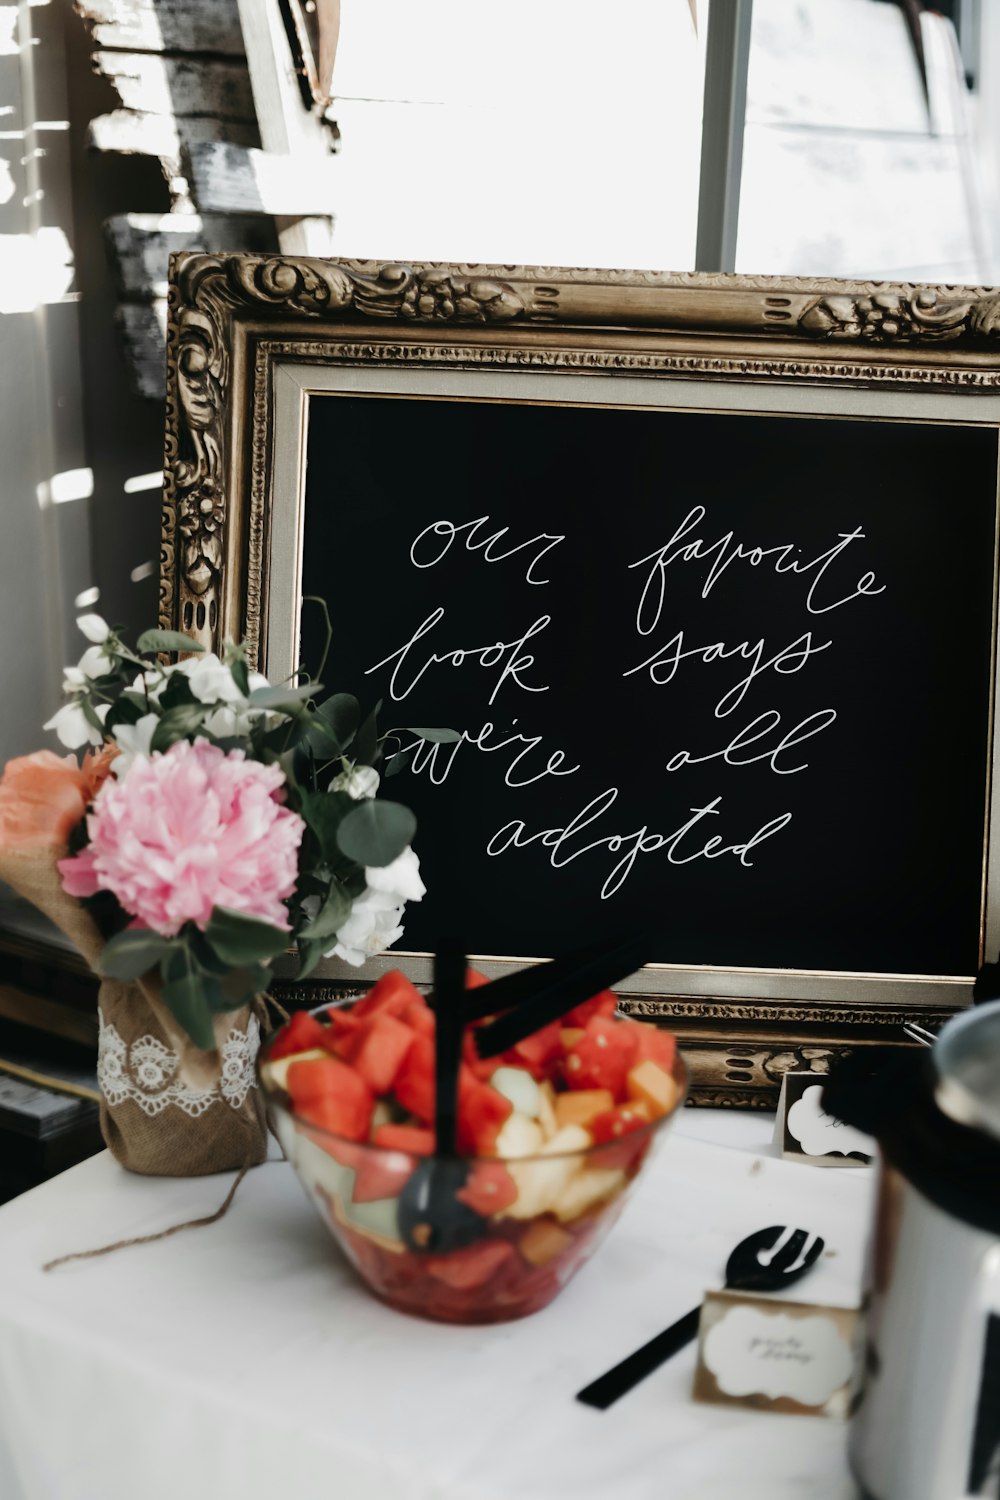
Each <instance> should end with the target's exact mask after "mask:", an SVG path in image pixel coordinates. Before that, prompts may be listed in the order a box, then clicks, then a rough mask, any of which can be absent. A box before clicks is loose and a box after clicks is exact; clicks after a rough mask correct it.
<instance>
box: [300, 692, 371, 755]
mask: <svg viewBox="0 0 1000 1500" xmlns="http://www.w3.org/2000/svg"><path fill="white" fill-rule="evenodd" d="M360 718H361V708H360V706H359V704H358V700H357V698H355V697H354V696H353V695H352V694H351V693H334V694H333V696H332V697H330V698H326V699H325V700H324V701H323V702H322V703H321V704H320V705H319V707H318V708H317V709H316V712H315V713H314V714H313V715H312V716H311V719H310V723H309V735H308V738H309V743H310V744H311V745H314V746H315V748H316V749H317V750H319V751H322V752H325V753H326V754H328V755H331V756H332V755H343V754H344V752H345V750H347V748H348V746H349V745H350V743H351V741H352V740H353V739H354V736H355V734H356V733H357V728H358V722H359V720H360Z"/></svg>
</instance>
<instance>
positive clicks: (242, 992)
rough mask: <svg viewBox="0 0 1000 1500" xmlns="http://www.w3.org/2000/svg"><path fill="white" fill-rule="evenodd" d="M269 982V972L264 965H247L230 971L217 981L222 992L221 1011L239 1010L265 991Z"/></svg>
mask: <svg viewBox="0 0 1000 1500" xmlns="http://www.w3.org/2000/svg"><path fill="white" fill-rule="evenodd" d="M270 981H271V971H270V969H268V968H267V966H266V965H265V964H247V965H245V966H244V967H242V968H239V969H230V970H229V972H228V973H226V974H223V975H222V977H221V978H220V980H219V988H220V989H221V991H222V1004H221V1006H220V1009H221V1010H239V1008H240V1006H241V1005H247V1004H249V1002H250V1001H251V1000H252V999H253V997H254V996H255V995H259V994H261V993H262V991H264V990H266V989H267V987H268V984H269V983H270Z"/></svg>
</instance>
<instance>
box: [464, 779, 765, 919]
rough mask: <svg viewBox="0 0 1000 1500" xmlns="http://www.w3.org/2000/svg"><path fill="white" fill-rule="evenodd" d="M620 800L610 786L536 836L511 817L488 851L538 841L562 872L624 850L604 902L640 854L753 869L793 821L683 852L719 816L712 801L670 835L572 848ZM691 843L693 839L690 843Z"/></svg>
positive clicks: (642, 831) (644, 834)
mask: <svg viewBox="0 0 1000 1500" xmlns="http://www.w3.org/2000/svg"><path fill="white" fill-rule="evenodd" d="M617 799H618V788H617V787H614V786H609V787H607V788H606V790H605V791H603V792H601V793H599V795H598V796H596V797H594V798H592V799H591V801H590V802H588V803H587V805H586V807H584V808H582V809H581V810H580V812H578V813H577V814H576V817H574V818H572V819H571V820H570V822H569V823H567V824H566V826H565V827H564V828H542V829H540V830H539V831H538V832H537V833H528V831H527V829H526V827H525V824H524V823H523V822H522V820H521V819H520V818H512V819H511V821H510V822H509V823H505V824H504V826H503V827H502V828H499V829H498V830H497V832H496V833H495V834H494V835H493V837H492V838H491V839H490V841H489V843H488V844H487V845H486V852H487V854H489V855H492V856H494V857H495V856H496V855H499V854H505V853H506V852H507V851H508V850H509V849H524V848H526V847H527V846H528V845H529V844H536V843H540V844H541V845H542V847H543V848H545V849H551V851H552V852H551V854H550V855H549V863H550V865H551V866H552V868H553V869H554V870H559V869H561V868H562V867H563V866H564V865H568V864H570V863H571V861H572V860H574V859H579V858H580V856H581V855H582V854H589V853H591V852H592V851H593V850H595V849H601V848H604V847H606V848H607V851H608V853H609V854H618V853H619V852H620V851H621V850H623V849H624V850H625V853H624V854H623V855H622V858H621V859H620V860H619V861H618V863H617V864H616V865H615V866H614V868H613V870H612V871H611V873H610V875H608V877H607V879H606V880H605V882H604V884H603V885H602V886H601V900H602V901H606V900H607V898H608V897H609V896H613V895H614V894H615V892H616V891H617V890H619V889H620V887H621V885H622V884H623V882H624V881H625V880H626V879H627V878H628V876H629V875H630V874H631V872H632V869H633V867H634V865H635V862H636V860H637V859H638V857H639V855H640V854H656V853H659V852H660V851H661V850H664V849H665V850H666V854H667V859H668V860H669V862H670V863H671V864H672V865H689V864H690V863H691V862H692V860H695V859H718V858H720V856H721V855H723V854H732V855H734V856H736V857H737V858H738V859H739V862H740V864H741V865H743V866H744V867H745V868H746V869H749V868H751V867H752V865H753V861H752V860H750V859H748V858H747V855H748V854H750V853H751V851H752V850H754V849H756V848H757V847H758V846H759V845H760V844H762V843H763V842H764V840H765V839H768V838H770V837H771V836H772V834H775V833H779V832H780V831H781V829H782V828H786V827H787V826H788V824H789V823H790V822H791V821H792V815H791V813H790V812H785V813H780V814H779V815H778V817H776V818H771V819H770V820H769V821H768V822H767V823H765V824H763V826H762V827H760V828H758V829H757V831H756V833H754V834H752V835H751V836H750V838H748V839H744V840H742V841H740V842H737V843H734V844H724V843H723V840H722V836H721V834H714V835H713V836H712V837H711V838H709V839H708V840H707V841H706V842H705V843H704V844H703V846H702V847H701V848H700V849H699V848H694V849H691V850H690V852H681V848H680V846H681V844H682V842H683V841H684V840H687V839H688V835H689V834H692V833H693V832H694V830H695V829H696V828H697V827H698V824H699V823H701V822H702V820H703V819H704V818H709V817H715V816H717V815H718V813H719V808H720V806H721V803H722V798H721V796H720V797H713V799H712V801H711V802H708V803H706V804H705V806H704V807H693V808H691V809H690V811H691V813H692V816H691V817H690V818H688V820H687V822H685V823H683V824H682V825H681V826H680V828H676V829H674V831H673V832H672V833H665V834H664V833H650V832H649V829H648V828H647V827H646V826H645V825H643V827H642V828H637V829H635V831H634V832H632V833H608V834H604V835H603V836H602V837H601V838H598V839H594V840H593V841H592V842H591V843H589V844H583V845H581V846H580V847H579V848H570V847H568V846H569V845H570V844H571V842H572V841H573V840H574V839H575V838H576V837H577V836H578V835H579V834H580V833H581V832H582V831H583V830H584V829H585V828H589V827H590V826H591V824H593V823H596V822H597V820H598V819H599V818H601V817H603V815H604V814H605V813H606V812H608V811H609V809H610V808H611V807H613V806H614V804H615V802H616V801H617ZM700 832H702V833H703V832H704V830H700ZM688 842H689V843H690V840H688Z"/></svg>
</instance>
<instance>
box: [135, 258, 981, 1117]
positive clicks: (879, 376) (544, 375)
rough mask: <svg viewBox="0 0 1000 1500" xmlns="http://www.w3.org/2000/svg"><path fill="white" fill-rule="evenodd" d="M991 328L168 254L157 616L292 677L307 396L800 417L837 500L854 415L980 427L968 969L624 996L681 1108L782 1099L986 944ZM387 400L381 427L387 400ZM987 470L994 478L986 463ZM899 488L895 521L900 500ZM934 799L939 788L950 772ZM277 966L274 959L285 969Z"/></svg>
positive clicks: (678, 292) (695, 983)
mask: <svg viewBox="0 0 1000 1500" xmlns="http://www.w3.org/2000/svg"><path fill="white" fill-rule="evenodd" d="M998 329H1000V293H998V292H996V291H991V290H989V289H983V288H978V289H973V288H948V287H926V286H923V287H917V286H911V285H884V284H869V283H860V282H858V283H855V282H836V283H834V282H818V281H812V280H792V279H779V278H765V277H759V278H749V277H737V276H704V275H697V274H690V275H668V274H665V273H658V272H630V271H585V270H563V269H555V268H551V267H546V268H525V267H476V266H440V265H434V266H429V265H407V264H402V263H388V262H385V263H383V262H337V261H313V260H300V259H290V258H287V257H280V256H265V257H255V256H245V255H232V256H218V255H203V254H187V255H181V256H179V257H175V260H174V263H173V269H172V283H171V305H170V322H169V329H168V394H167V438H166V464H165V470H166V472H165V498H164V516H163V546H162V566H161V580H160V586H161V620H162V623H163V624H164V626H166V627H169V628H174V629H177V628H179V629H182V630H185V631H187V632H188V633H190V634H193V635H195V636H196V637H197V638H198V639H199V640H201V641H202V642H203V643H204V644H205V645H206V646H208V647H210V648H214V647H217V646H218V645H219V644H221V642H222V640H223V639H225V638H227V637H228V638H243V639H245V640H246V641H247V643H248V646H249V650H250V653H251V655H252V657H253V659H254V661H255V662H256V663H257V664H258V665H259V666H260V667H261V669H262V670H264V671H266V672H267V673H268V675H269V676H271V677H272V679H273V680H278V679H280V678H282V677H284V676H286V675H287V674H288V673H289V672H291V671H293V670H294V669H295V667H296V666H297V663H298V650H299V639H300V637H299V618H300V606H301V599H302V594H303V570H304V545H305V544H304V522H305V493H306V459H307V448H308V441H309V430H310V429H309V422H310V411H311V410H313V409H315V410H318V409H319V407H318V406H317V405H316V403H318V402H319V401H320V400H322V399H326V398H332V397H335V396H348V397H350V398H351V399H356V398H362V397H364V398H369V397H377V398H379V399H380V400H382V401H388V402H399V401H415V400H420V401H422V402H428V401H431V402H447V403H450V406H449V410H455V411H457V410H459V409H460V407H461V404H462V403H463V402H464V403H467V404H469V403H474V404H475V403H480V404H481V403H494V404H500V405H502V406H504V407H507V406H512V405H521V406H531V407H532V408H535V409H538V408H542V409H546V410H547V409H550V408H551V409H555V408H560V409H566V408H581V409H589V410H595V411H602V410H608V411H610V410H616V411H621V410H626V409H629V408H631V409H633V410H634V411H636V412H654V413H664V414H674V415H675V416H676V415H678V414H685V413H686V414H703V415H706V416H711V417H712V419H713V420H716V419H726V420H728V419H732V421H733V422H734V423H735V422H737V420H739V421H742V420H743V419H744V418H746V417H754V418H760V419H761V420H762V421H763V420H764V419H775V420H784V419H788V420H795V421H799V422H807V423H810V424H812V425H811V426H810V427H809V429H808V432H809V433H814V434H815V437H814V440H811V448H810V446H809V445H808V444H807V445H806V447H805V448H804V449H803V450H802V452H805V453H807V454H809V455H810V457H809V458H808V460H803V459H801V457H800V459H799V460H798V462H800V465H801V467H800V471H799V489H800V490H801V493H802V502H803V506H804V507H806V508H807V507H808V504H809V501H810V491H811V489H812V487H813V486H816V487H819V486H820V485H826V486H827V487H829V486H830V485H831V484H832V483H833V482H834V481H836V483H838V484H839V485H841V486H842V488H843V491H844V493H847V494H849V493H850V492H851V489H852V486H854V485H856V484H857V483H858V482H859V474H860V463H861V460H860V459H858V460H857V461H856V460H855V457H854V454H855V452H860V450H856V449H854V448H853V446H852V443H851V441H850V434H851V433H852V432H853V431H855V430H857V431H860V430H861V429H860V426H857V427H856V428H854V427H851V426H849V425H848V424H852V423H853V424H884V426H883V427H882V428H881V429H879V430H881V431H884V432H885V433H886V434H887V439H886V440H887V442H888V440H889V439H888V434H890V433H895V436H894V438H893V441H895V442H897V444H898V442H899V440H900V434H901V433H903V432H904V429H905V431H915V430H916V429H918V428H926V429H927V430H928V431H930V430H931V429H933V430H934V431H940V432H945V431H947V432H949V433H952V434H958V438H956V441H960V440H964V439H963V438H962V435H963V434H965V433H967V432H980V433H984V434H986V435H987V436H985V437H983V438H982V439H981V440H977V441H978V448H977V450H976V451H977V454H978V458H977V460H976V462H977V463H978V465H979V468H978V469H976V471H975V472H976V473H978V474H980V480H977V481H976V483H977V484H978V485H979V489H978V491H977V494H976V496H975V504H976V505H977V506H978V507H979V511H980V512H981V515H982V517H983V518H984V519H983V521H982V523H981V526H980V530H979V532H977V533H975V540H974V542H973V541H972V540H969V541H968V543H966V542H965V541H963V537H964V533H958V532H956V545H967V546H968V551H969V556H970V558H971V557H972V555H973V553H974V554H975V557H976V559H977V561H976V567H977V568H978V572H977V574H976V577H977V579H978V580H979V581H978V582H977V583H976V584H975V588H976V590H978V593H979V595H980V596H981V597H980V598H979V604H978V606H977V607H978V609H979V613H978V614H977V616H976V619H977V620H981V621H982V628H981V629H980V627H979V626H977V634H976V636H975V639H974V640H972V641H970V643H969V644H970V651H971V652H972V653H973V654H975V655H976V659H977V660H981V661H982V663H983V664H984V666H983V670H982V674H981V675H982V679H983V680H982V684H981V686H982V692H981V699H982V704H981V709H979V708H977V710H976V712H977V714H979V718H980V720H981V723H979V727H978V728H977V731H976V733H977V735H978V736H979V739H981V741H982V745H981V753H980V748H977V749H976V760H975V766H974V767H973V768H972V769H970V772H969V776H970V778H972V780H973V781H974V788H973V792H970V794H969V795H970V796H972V797H973V801H974V809H973V812H974V816H975V818H976V819H978V823H977V827H978V835H979V849H980V851H981V852H980V854H979V855H978V856H977V857H976V859H975V861H970V860H968V859H967V860H965V861H964V874H963V878H964V879H965V880H966V881H967V882H972V883H973V884H974V885H975V889H976V891H977V892H978V896H977V900H978V916H976V913H972V914H971V916H970V921H972V920H973V919H974V923H973V925H976V926H977V927H978V943H975V942H971V941H970V942H969V943H968V944H967V945H966V950H967V953H968V961H966V962H964V963H963V964H962V965H960V966H953V967H952V969H951V970H949V971H943V970H942V971H938V970H935V971H933V972H930V971H925V972H910V971H909V970H908V969H906V968H898V967H897V968H893V969H892V970H888V969H885V968H879V967H876V966H869V967H866V968H852V967H849V966H840V967H828V968H820V967H815V966H809V965H806V964H801V963H798V964H789V965H787V966H785V965H780V964H779V965H775V964H773V963H772V964H770V965H762V964H754V963H740V962H734V961H731V960H730V961H727V962H725V963H721V964H701V965H693V964H686V965H684V964H674V963H663V964H653V965H650V966H649V967H648V968H647V969H646V970H644V971H643V972H642V975H641V976H640V979H639V981H637V982H635V983H633V984H632V986H631V987H629V986H625V987H624V988H623V1000H624V1003H625V1004H626V1005H627V1006H628V1007H629V1008H630V1009H631V1010H632V1011H633V1012H635V1013H637V1014H642V1015H644V1016H649V1017H655V1018H658V1019H662V1020H663V1021H664V1023H665V1024H669V1025H670V1026H671V1027H673V1028H674V1029H676V1030H677V1031H678V1033H679V1034H680V1035H681V1038H682V1041H683V1043H684V1045H685V1049H686V1056H687V1059H688V1062H689V1066H690V1067H691V1069H692V1073H693V1079H694V1086H695V1087H694V1095H695V1100H696V1102H700V1103H706V1104H708V1103H711V1104H732V1105H739V1106H766V1105H770V1104H773V1102H774V1100H775V1098H776V1095H777V1089H778V1085H779V1083H780V1078H781V1074H782V1073H783V1072H784V1071H786V1070H787V1069H789V1068H794V1069H796V1070H798V1071H802V1070H810V1069H811V1070H814V1071H816V1072H823V1071H825V1070H826V1068H827V1067H828V1066H829V1063H830V1060H831V1058H832V1056H833V1055H834V1054H835V1053H836V1052H837V1051H839V1050H842V1049H844V1048H846V1047H857V1046H864V1045H870V1044H872V1043H878V1042H884V1041H892V1042H902V1041H903V1040H904V1037H903V1032H902V1026H903V1023H904V1022H905V1021H906V1020H907V1019H910V1018H915V1017H919V1018H920V1019H921V1020H923V1021H924V1023H925V1024H927V1023H929V1024H932V1025H933V1024H934V1022H935V1021H936V1020H938V1019H941V1018H943V1017H945V1016H946V1015H948V1014H950V1013H951V1012H952V1011H953V1010H954V1009H956V1008H957V1007H959V1006H961V1005H965V1004H967V1003H968V1002H969V1000H970V997H971V988H972V982H973V979H974V977H975V969H976V968H977V967H978V965H979V964H980V963H981V962H983V960H984V958H985V957H986V956H987V955H990V956H995V954H996V950H997V949H998V947H1000V897H998V895H997V890H998V881H997V879H996V875H997V868H998V867H997V861H998V858H1000V848H998V845H1000V841H998V840H997V838H996V837H995V835H994V834H993V832H992V824H991V816H990V815H991V806H992V793H993V786H994V779H995V765H994V755H993V747H994V712H995V693H994V674H995V658H996V651H995V643H996V593H997V587H996V584H997V562H996V535H997V526H996V504H997V501H996V496H997V484H996V478H997V474H996V434H997V432H998V430H1000V346H998V342H997V333H998ZM384 410H385V412H386V414H387V420H388V419H389V418H390V417H391V412H392V410H393V408H391V407H386V408H384ZM829 423H833V424H835V425H833V426H825V425H824V424H829ZM707 430H708V429H706V431H707ZM739 430H741V431H742V430H744V429H739ZM775 430H777V429H775ZM866 430H868V431H871V432H874V431H875V429H874V427H870V428H868V429H866ZM733 431H734V432H736V431H737V428H736V427H734V428H733ZM390 437H391V434H390V432H389V431H388V430H387V439H389V438H390ZM970 441H971V440H970ZM987 450H988V452H987ZM720 451H721V450H720V448H719V446H716V447H715V448H714V449H713V450H712V452H706V454H705V459H704V461H705V464H706V466H708V465H710V464H713V463H714V464H718V463H720V462H722V463H725V454H724V452H722V454H721V457H720ZM949 451H951V450H949ZM960 451H961V450H960V448H955V449H954V452H955V453H960ZM984 453H985V454H987V458H984V457H983V455H984ZM990 455H992V456H991V457H990ZM945 462H946V461H945V460H944V459H942V463H945ZM947 464H950V468H947V469H946V472H947V473H948V475H949V493H948V494H945V493H944V492H943V490H942V494H941V504H942V514H943V515H949V516H951V517H952V522H951V523H950V524H955V525H956V526H957V525H960V521H959V522H956V521H955V520H954V516H955V506H956V505H959V504H961V503H962V500H963V484H964V483H966V482H968V484H969V486H970V489H971V486H972V481H971V479H969V480H968V481H966V479H965V478H964V477H963V476H964V474H965V472H966V470H965V466H964V464H963V463H961V462H959V461H956V460H951V459H949V460H947ZM990 464H991V465H992V469H991V470H990V472H991V473H992V480H991V483H990V485H989V488H988V491H987V487H986V484H985V481H982V482H981V478H982V475H983V474H985V473H986V471H987V469H988V468H989V465H990ZM972 472H973V469H972V467H970V468H969V469H968V474H971V473H972ZM952 482H953V485H954V492H953V493H952V492H951V490H950V484H951V483H952ZM896 500H897V502H898V504H899V506H900V507H901V509H900V514H901V515H902V516H904V517H905V515H906V511H907V496H906V494H905V493H904V494H901V495H899V496H897V497H896ZM971 503H972V502H971V501H970V504H971ZM803 513H804V514H805V513H806V511H805V510H804V512H803ZM907 524H909V525H913V526H915V525H916V522H912V523H907ZM987 528H988V539H987V540H986V541H984V538H987ZM840 534H841V535H843V533H840ZM972 536H973V533H972V532H971V531H970V533H969V537H970V538H972ZM772 550H773V549H772ZM746 555H747V556H748V555H749V553H747V554H746ZM307 561H308V559H307ZM866 576H867V575H866ZM971 588H972V585H971V584H970V589H971ZM868 591H869V592H871V593H874V592H876V586H875V585H874V584H872V585H871V587H870V589H869V590H868ZM861 592H865V590H864V589H862V590H861ZM928 607H929V608H930V604H929V606H928ZM779 670H780V667H779ZM977 701H978V700H977ZM977 722H978V721H977ZM979 739H977V740H976V745H977V747H978V746H979ZM706 758H708V757H706ZM731 763H733V762H727V764H731ZM901 764H902V762H901ZM772 768H773V769H777V766H776V764H775V763H774V762H772ZM968 784H971V783H968ZM939 792H940V795H941V796H942V797H947V796H948V795H949V790H948V787H947V786H942V787H940V788H939ZM863 858H864V855H863V853H859V860H860V859H863ZM973 866H974V867H973ZM720 920H722V918H720ZM400 946H401V947H403V946H404V945H400ZM534 956H537V955H536V954H531V953H528V954H523V953H517V952H501V953H486V954H481V955H478V962H479V963H480V966H481V967H483V968H485V969H486V970H487V971H488V972H491V973H496V972H502V970H503V969H504V967H506V966H507V965H508V964H511V963H518V962H523V961H524V959H525V958H530V957H534ZM397 962H398V963H399V964H400V965H401V966H402V967H404V968H406V969H407V970H408V972H410V973H411V974H412V975H413V977H415V978H417V979H423V978H426V977H427V976H428V974H429V959H428V956H427V954H426V952H408V951H405V948H404V951H403V952H402V953H397V952H395V951H393V952H392V953H390V954H389V955H388V956H387V957H386V958H384V959H381V960H377V961H375V962H374V963H372V964H370V965H368V966H366V967H365V969H364V970H363V971H362V973H361V977H362V979H363V980H365V981H368V980H370V979H371V978H373V977H374V976H375V975H377V973H379V972H381V971H382V970H384V968H386V967H388V966H391V965H392V964H394V963H397ZM355 972H356V971H351V970H349V969H347V968H346V967H345V966H343V965H338V964H336V963H333V962H329V963H327V964H326V965H325V967H324V968H322V969H321V970H320V971H319V974H318V978H316V979H314V980H310V981H308V983H309V984H310V986H311V991H310V992H311V994H312V995H314V996H315V998H316V999H317V1000H318V999H322V998H323V996H324V994H325V993H326V992H327V991H329V990H331V989H337V988H342V987H343V985H344V983H345V981H348V980H351V979H353V978H354V977H355ZM293 973H294V965H290V966H289V968H288V970H287V975H286V979H285V981H284V982H285V983H286V984H290V983H292V979H291V976H292V975H293Z"/></svg>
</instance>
